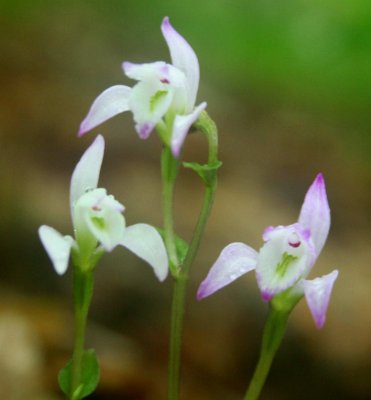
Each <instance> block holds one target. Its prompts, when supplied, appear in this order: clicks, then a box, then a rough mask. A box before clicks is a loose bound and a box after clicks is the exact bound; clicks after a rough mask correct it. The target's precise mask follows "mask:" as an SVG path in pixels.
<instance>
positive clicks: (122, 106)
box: [78, 85, 131, 136]
mask: <svg viewBox="0 0 371 400" xmlns="http://www.w3.org/2000/svg"><path fill="white" fill-rule="evenodd" d="M130 92H131V88H129V87H128V86H123V85H116V86H112V87H110V88H108V89H106V90H105V91H104V92H102V93H101V94H100V95H99V96H98V97H97V98H96V99H95V100H94V102H93V104H92V106H91V108H90V110H89V112H88V115H87V116H86V117H85V119H84V120H83V121H82V122H81V125H80V130H79V133H78V135H79V136H82V135H83V134H84V133H86V132H88V131H90V130H91V129H93V128H95V127H96V126H98V125H100V124H101V123H102V122H104V121H107V120H108V119H110V118H112V117H114V116H115V115H117V114H120V113H122V112H124V111H128V110H129V104H128V99H129V95H130Z"/></svg>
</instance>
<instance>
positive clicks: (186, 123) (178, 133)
mask: <svg viewBox="0 0 371 400" xmlns="http://www.w3.org/2000/svg"><path fill="white" fill-rule="evenodd" d="M206 105H207V104H206V103H205V102H203V103H201V104H200V105H199V106H197V107H196V108H195V109H194V110H193V111H192V113H191V114H188V115H177V116H176V117H175V119H174V124H173V133H172V135H171V151H172V153H173V155H174V157H179V154H180V149H181V148H182V145H183V143H184V140H185V138H186V136H187V133H188V131H189V129H190V127H191V126H192V124H193V123H195V122H196V121H197V119H198V117H199V116H200V114H201V112H202V111H203V110H204V109H205V108H206Z"/></svg>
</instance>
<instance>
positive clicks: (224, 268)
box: [197, 243, 258, 300]
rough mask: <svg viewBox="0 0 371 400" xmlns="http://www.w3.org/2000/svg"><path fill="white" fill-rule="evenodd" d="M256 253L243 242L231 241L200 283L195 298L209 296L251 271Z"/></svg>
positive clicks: (256, 257)
mask: <svg viewBox="0 0 371 400" xmlns="http://www.w3.org/2000/svg"><path fill="white" fill-rule="evenodd" d="M257 259H258V253H257V252H256V251H255V250H254V249H252V248H251V247H249V246H247V245H246V244H244V243H231V244H229V245H228V246H226V247H225V248H224V249H223V250H222V252H221V253H220V255H219V257H218V259H217V260H216V261H215V263H214V265H213V266H212V267H211V269H210V271H209V273H208V275H207V277H206V278H205V279H204V280H203V282H202V283H201V285H200V287H199V289H198V291H197V298H198V299H199V300H201V299H203V298H205V297H207V296H210V295H211V294H213V293H215V292H216V291H217V290H219V289H221V288H223V287H224V286H226V285H229V284H230V283H231V282H233V281H234V280H236V279H237V278H239V277H240V276H241V275H243V274H246V273H247V272H249V271H252V270H253V269H254V268H255V267H256V264H257Z"/></svg>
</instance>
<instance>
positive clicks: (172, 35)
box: [161, 17, 200, 111]
mask: <svg viewBox="0 0 371 400" xmlns="http://www.w3.org/2000/svg"><path fill="white" fill-rule="evenodd" d="M161 30H162V34H163V35H164V38H165V40H166V43H167V45H168V47H169V50H170V56H171V60H172V63H173V65H174V67H177V68H179V69H180V70H182V71H183V72H184V73H185V75H186V78H187V95H188V96H187V97H188V107H189V110H188V111H190V110H192V109H193V107H194V105H195V103H196V96H197V91H198V84H199V80H200V67H199V64H198V59H197V56H196V53H195V52H194V51H193V49H192V47H191V46H190V45H189V44H188V42H187V41H186V40H185V39H184V38H183V36H181V35H180V34H179V33H178V32H177V31H176V30H175V29H174V28H173V27H172V26H171V24H170V21H169V18H168V17H165V18H164V19H163V21H162V25H161Z"/></svg>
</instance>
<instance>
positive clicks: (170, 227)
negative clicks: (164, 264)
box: [161, 146, 179, 275]
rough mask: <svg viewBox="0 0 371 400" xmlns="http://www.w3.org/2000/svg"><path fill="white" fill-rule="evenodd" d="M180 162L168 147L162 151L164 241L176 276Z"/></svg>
mask: <svg viewBox="0 0 371 400" xmlns="http://www.w3.org/2000/svg"><path fill="white" fill-rule="evenodd" d="M178 170H179V161H178V160H177V159H175V158H174V157H173V155H172V154H171V149H170V148H169V147H167V146H165V147H164V149H163V150H162V156H161V176H162V185H163V189H162V204H163V213H164V241H165V246H166V250H167V253H168V255H169V260H170V270H171V273H172V274H173V275H175V274H176V273H177V271H178V268H179V259H178V255H177V251H176V245H175V234H174V223H173V203H174V188H175V181H176V177H177V175H178Z"/></svg>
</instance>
